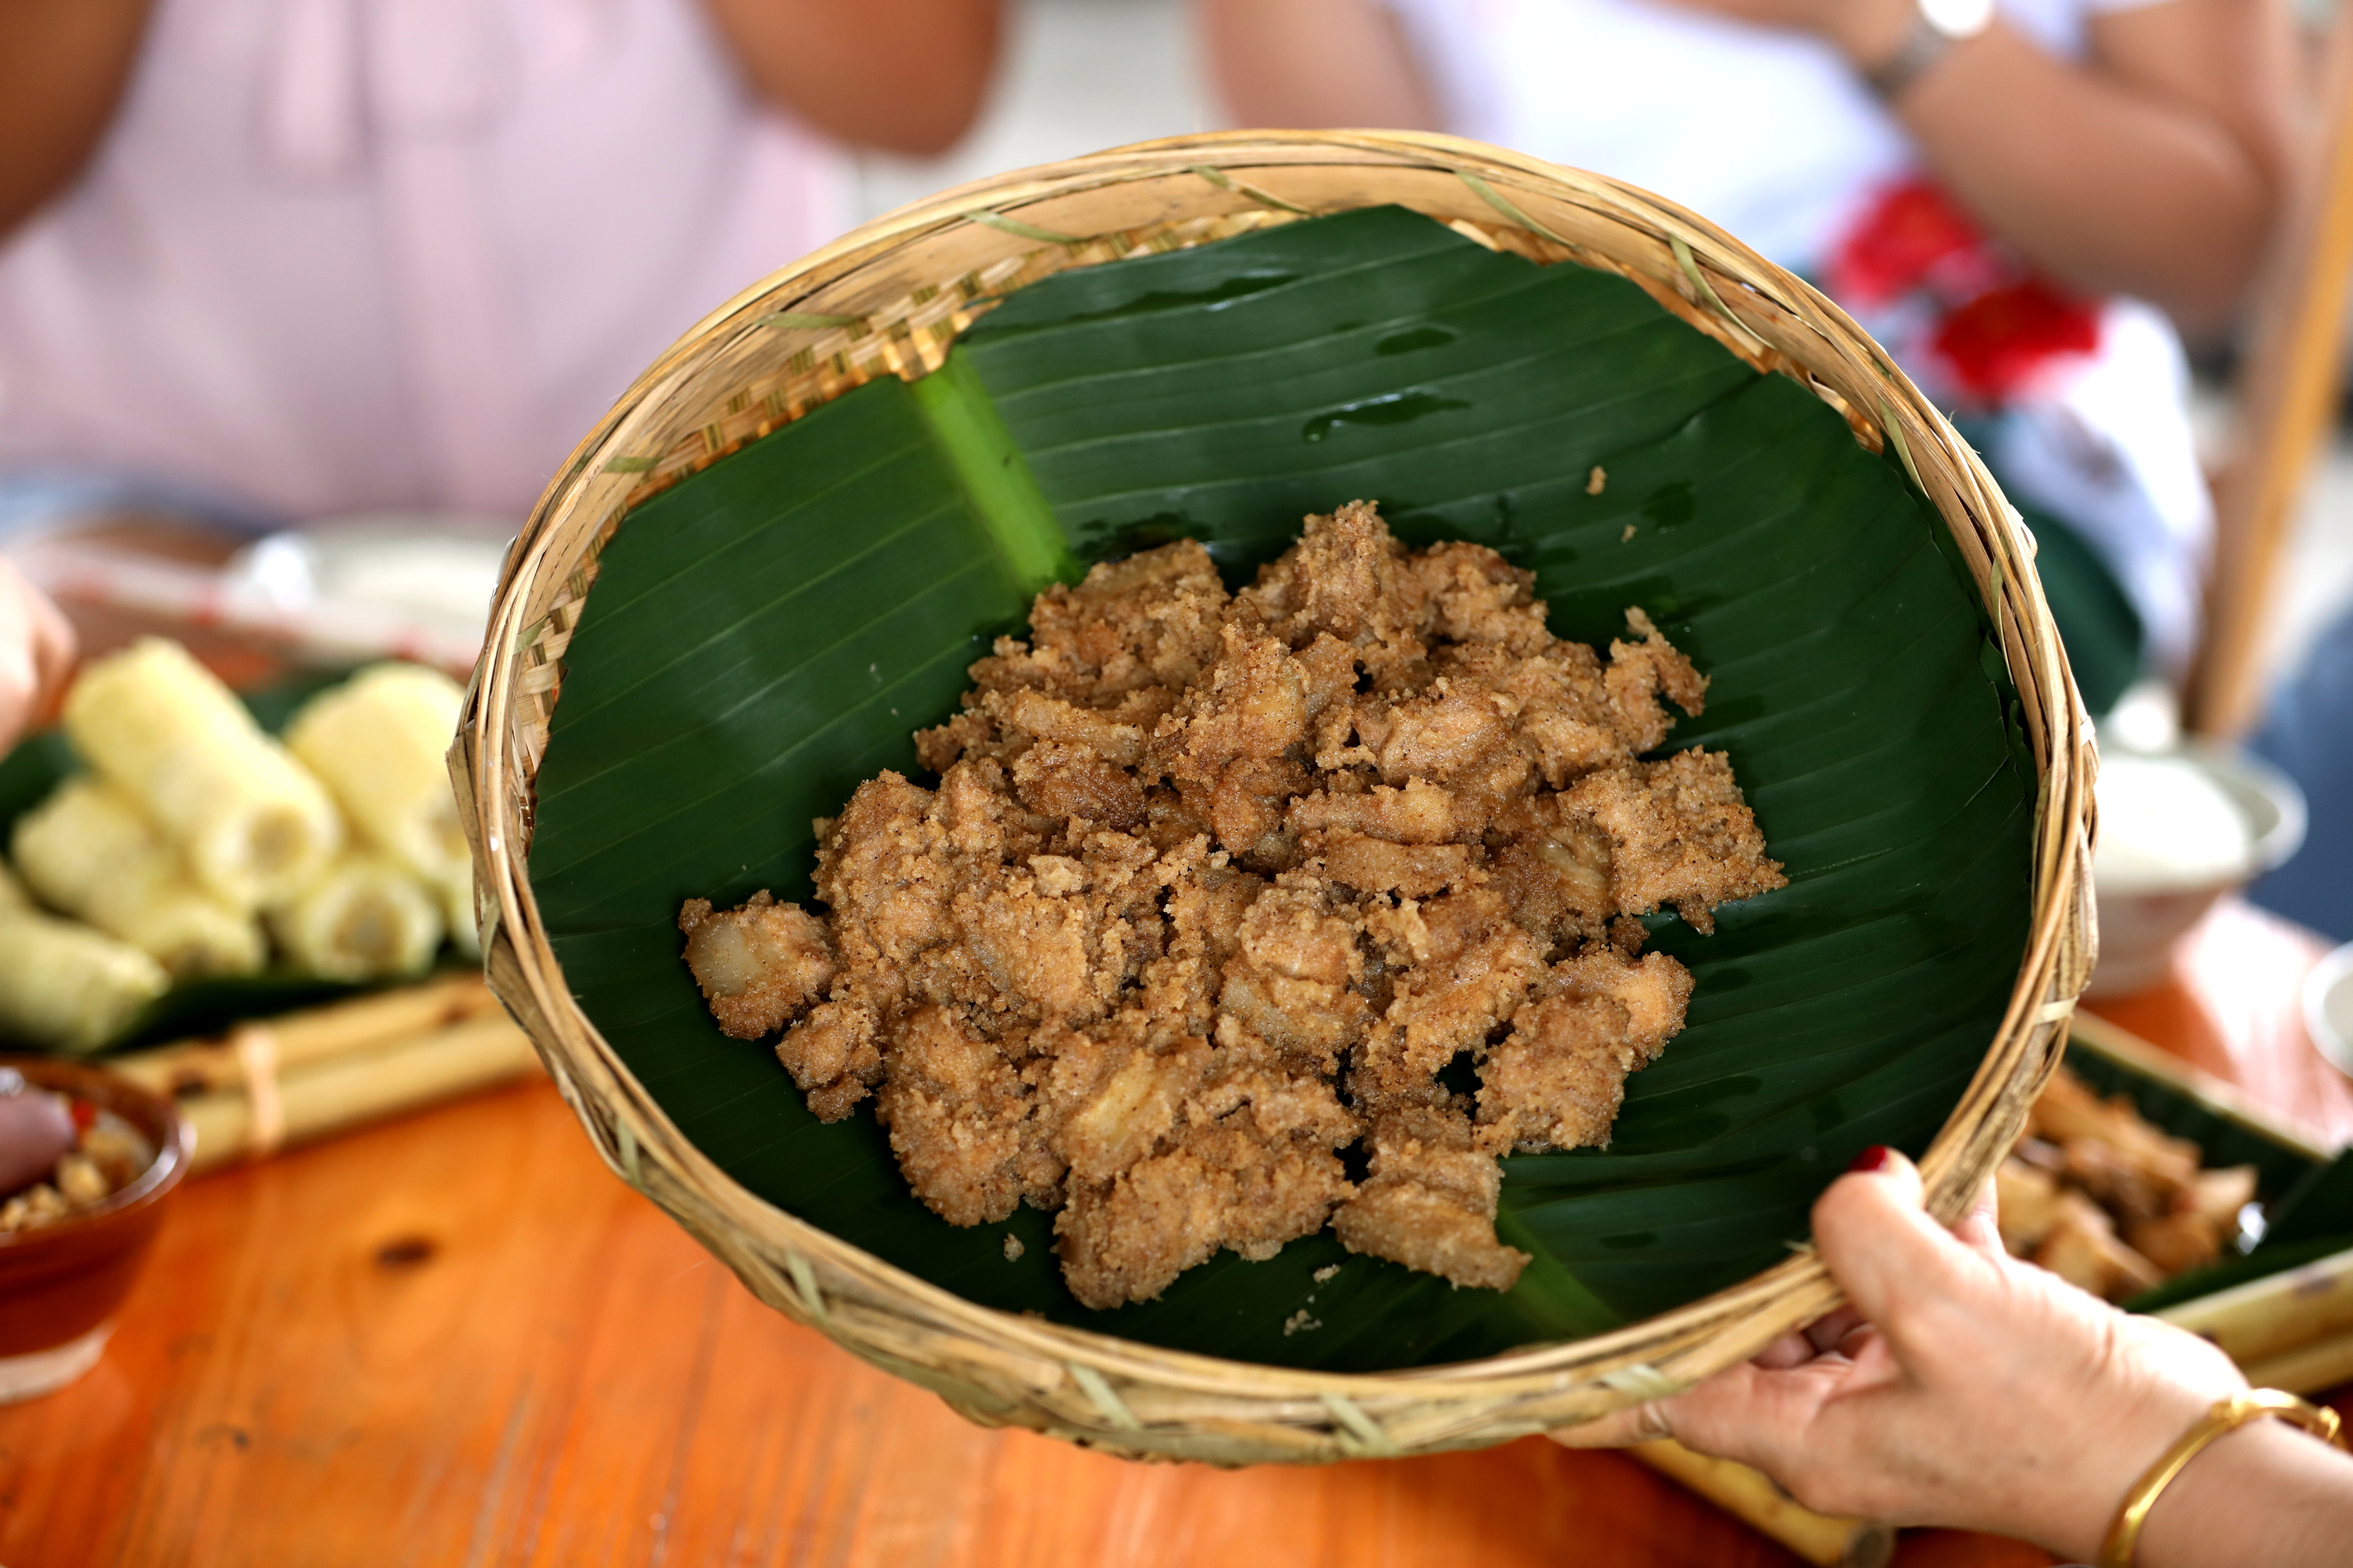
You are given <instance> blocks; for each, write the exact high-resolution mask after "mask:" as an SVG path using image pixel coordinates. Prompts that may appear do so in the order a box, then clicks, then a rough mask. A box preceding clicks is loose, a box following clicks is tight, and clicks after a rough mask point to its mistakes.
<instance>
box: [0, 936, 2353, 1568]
mask: <svg viewBox="0 0 2353 1568" xmlns="http://www.w3.org/2000/svg"><path fill="white" fill-rule="evenodd" d="M2315 952H2316V944H2315V943H2314V942H2312V941H2311V939H2310V938H2309V937H2308V936H2306V934H2305V933H2301V932H2298V931H2295V929H2294V928H2290V927H2282V926H2280V925H2278V924H2277V922H2274V921H2269V920H2268V917H2263V916H2260V915H2257V914H2255V913H2253V911H2251V910H2246V909H2245V908H2244V907H2243V906H2236V905H2226V906H2224V907H2223V908H2221V910H2218V912H2217V914H2216V916H2215V917H2214V918H2213V919H2212V920H2211V921H2209V923H2208V925H2207V926H2206V927H2204V928H2201V930H2200V932H2199V933H2198V934H2197V935H2196V936H2195V937H2193V939H2192V941H2191V942H2190V943H2189V945H2188V946H2187V947H2186V948H2185V950H2184V954H2183V962H2182V963H2181V964H2180V965H2179V966H2177V969H2176V972H2175V974H2174V977H2173V978H2172V979H2171V980H2170V981H2168V984H2167V985H2166V986H2164V987H2160V988H2159V990H2158V992H2155V993H2151V994H2148V995H2147V996H2145V997H2142V998H2137V999H2132V1000H2131V1001H2130V1002H2128V1003H2127V1004H2124V1005H2109V1006H2106V1007H2104V1008H2103V1011H2105V1012H2108V1013H2110V1014H2111V1015H2112V1016H2116V1018H2117V1020H2118V1021H2119V1022H2123V1023H2125V1024H2126V1025H2127V1026H2130V1027H2134V1028H2137V1029H2138V1030H2139V1031H2140V1032H2141V1033H2143V1034H2145V1035H2149V1036H2152V1037H2156V1038H2158V1040H2159V1041H2160V1043H2166V1044H2168V1045H2173V1046H2174V1047H2175V1048H2178V1049H2181V1050H2183V1053H2184V1054H2185V1055H2188V1056H2189V1057H2191V1058H2192V1059H2195V1060H2199V1061H2200V1065H2203V1066H2208V1067H2210V1068H2215V1069H2217V1070H2220V1071H2221V1072H2222V1073H2223V1075H2224V1076H2226V1077H2230V1078H2232V1079H2233V1080H2235V1081H2238V1082H2241V1083H2242V1084H2243V1085H2245V1086H2246V1087H2247V1088H2249V1089H2252V1090H2254V1091H2256V1092H2258V1093H2259V1094H2261V1095H2263V1098H2265V1099H2266V1100H2273V1099H2274V1098H2275V1097H2279V1096H2292V1097H2294V1098H2295V1099H2297V1100H2302V1102H2303V1103H2304V1104H2305V1105H2306V1107H2308V1108H2310V1111H2309V1112H2308V1113H2311V1114H2314V1119H2315V1120H2316V1121H2319V1122H2322V1123H2325V1124H2327V1126H2328V1127H2330V1128H2331V1129H2333V1130H2337V1131H2338V1133H2339V1135H2340V1136H2342V1134H2343V1131H2344V1130H2345V1128H2346V1126H2347V1123H2345V1122H2343V1121H2339V1120H2338V1114H2339V1113H2338V1111H2337V1103H2338V1101H2337V1096H2339V1095H2344V1094H2348V1093H2353V1089H2348V1086H2347V1085H2346V1084H2345V1083H2344V1081H2343V1080H2342V1079H2336V1080H2334V1081H2327V1080H2323V1079H2320V1078H2318V1077H2316V1068H2315V1067H2314V1064H2313V1063H2312V1062H2311V1061H2310V1060H2309V1059H2308V1058H2309V1057H2310V1047H2309V1045H2308V1044H2306V1042H2305V1041H2304V1040H2303V1038H2302V1036H2301V1034H2300V1031H2299V1030H2298V1029H2297V1027H2296V1026H2295V1025H2294V1024H2293V1022H2292V1019H2293V1006H2294V997H2293V991H2294V986H2295V983H2296V982H2297V981H2298V980H2300V979H2301V977H2302V974H2303V972H2304V970H2305V969H2306V968H2308V967H2309V965H2310V963H2311V962H2312V958H2313V955H2314V953H2315ZM2317 1070H2318V1071H2319V1072H2326V1071H2327V1069H2326V1068H2319V1069H2317ZM2316 1096H2317V1097H2319V1102H2320V1103H2319V1104H2317V1105H2316V1104H2315V1098H2314V1097H2316ZM2348 1405H2353V1402H2348ZM1896 1561H1897V1563H1898V1564H1899V1565H1901V1568H1995V1565H2000V1568H2028V1565H2041V1564H2045V1563H2049V1562H2050V1561H2051V1559H2050V1558H2049V1557H2048V1556H2047V1555H2046V1554H2044V1553H2043V1552H2039V1551H2036V1550H2033V1549H2031V1548H2029V1547H2025V1546H2021V1545H2020V1544H2018V1543H2016V1542H2002V1541H1998V1540H1995V1539H1993V1538H1990V1537H1984V1536H1972V1535H1963V1534H1957V1533H1950V1532H1945V1531H1917V1532H1911V1533H1907V1534H1906V1535H1905V1537H1904V1540H1903V1542H1902V1545H1901V1546H1900V1548H1899V1549H1898V1555H1897V1559H1896ZM1796 1562H1797V1559H1796V1558H1794V1557H1792V1556H1790V1555H1789V1554H1788V1552H1785V1551H1783V1550H1782V1549H1781V1548H1779V1547H1778V1546H1776V1545H1774V1544H1772V1543H1771V1542H1767V1541H1766V1540H1765V1539H1764V1538H1763V1537H1761V1536H1758V1535H1757V1534H1755V1533H1754V1532H1753V1531H1749V1530H1748V1529H1747V1527H1746V1526H1745V1525H1742V1524H1740V1523H1738V1522H1736V1521H1734V1520H1733V1519H1731V1518H1730V1517H1728V1516H1726V1515H1725V1514H1723V1513H1720V1512H1718V1511H1717V1510H1715V1509H1714V1508H1713V1507H1711V1506H1710V1505H1708V1504H1706V1503H1704V1502H1702V1501H1700V1500H1698V1499H1697V1498H1695V1497H1694V1496H1692V1495H1691V1494H1690V1493H1687V1492H1685V1491H1683V1490H1682V1489H1680V1488H1679V1487H1677V1486H1676V1485H1675V1484H1674V1483H1672V1482H1671V1481H1668V1480H1666V1479H1662V1477H1659V1476H1657V1475H1655V1474H1653V1473H1651V1471H1649V1470H1647V1469H1645V1468H1642V1467H1641V1466H1640V1465H1637V1464H1635V1463H1634V1462H1632V1461H1631V1460H1629V1459H1626V1458H1621V1457H1620V1456H1618V1455H1615V1454H1606V1453H1572V1452H1569V1451H1567V1450H1565V1449H1561V1448H1558V1447H1554V1446H1553V1445H1551V1444H1548V1443H1546V1442H1544V1441H1542V1440H1541V1439H1529V1440H1526V1441H1524V1442H1520V1443H1514V1444H1512V1445H1510V1446H1509V1447H1503V1448H1497V1449H1492V1450H1489V1451H1486V1452H1483V1453H1476V1454H1459V1455H1450V1456H1445V1457H1441V1458H1428V1459H1413V1460H1404V1461H1398V1462H1395V1463H1388V1464H1381V1463H1365V1464H1351V1465H1337V1466H1333V1467H1330V1468H1322V1469H1282V1468H1261V1469H1252V1470H1240V1471H1219V1470H1213V1469H1209V1468H1205V1467H1201V1466H1198V1465H1149V1466H1147V1465H1134V1464H1128V1463H1125V1462H1123V1461H1120V1460H1115V1459H1109V1458H1103V1457H1102V1456H1100V1455H1095V1454H1090V1453H1086V1452H1084V1451H1082V1450H1080V1449H1077V1448H1073V1447H1067V1446H1065V1445H1063V1444H1060V1443H1056V1442H1052V1441H1049V1440H1047V1439H1044V1438H1040V1437H1036V1436H1030V1435H1029V1434H1028V1433H1022V1432H996V1431H987V1430H983V1429H981V1428H979V1427H976V1426H969V1425H967V1424H965V1422H964V1421H963V1420H961V1419H959V1418H958V1417H957V1416H955V1415H953V1414H951V1413H950V1412H949V1411H948V1410H947V1408H946V1407H945V1406H944V1405H941V1404H940V1403H939V1401H937V1400H936V1399H934V1398H933V1397H932V1396H931V1395H930V1394H925V1393H923V1392H922V1391H921V1390H918V1389H916V1388H914V1387H913V1386H912V1385H910V1384H903V1383H901V1382H899V1381H897V1380H895V1379H893V1378H891V1377H887V1376H885V1375H884V1374H882V1373H879V1372H876V1371H874V1370H872V1369H871V1368H870V1367H867V1366H865V1365H864V1364H862V1363H859V1362H857V1361H855V1360H853V1359H851V1358H850V1357H849V1355H847V1354H845V1353H844V1352H841V1351H839V1350H838V1349H836V1348H834V1346H832V1345H831V1344H830V1343H828V1342H826V1341H825V1340H823V1339H821V1338H819V1337H818V1336H817V1335H815V1334H811V1333H808V1332H807V1331H803V1330H800V1329H797V1328H795V1327H793V1326H792V1325H791V1324H789V1323H787V1322H786V1321H783V1320H782V1319H780V1318H778V1317H776V1315H775V1314H774V1313H772V1312H770V1311H768V1310H766V1309H765V1308H764V1307H762V1306H760V1305H759V1303H758V1302H756V1301H754V1300H753V1299H752V1298H751V1296H750V1295H749V1294H747V1293H746V1292H745V1291H744V1289H743V1287H742V1286H741V1285H739V1284H738V1283H737V1282H736V1281H735V1279H733V1277H732V1276H731V1275H729V1274H728V1273H726V1271H725V1270H724V1269H723V1268H721V1267H720V1266H719V1265H718V1264H716V1263H715V1262H713V1261H712V1259H711V1258H710V1257H709V1256H708V1255H707V1254H705V1253H704V1252H703V1251H702V1248H701V1247H698V1246H697V1245H696V1244H695V1243H694V1242H693V1241H692V1240H691V1238H690V1237H687V1236H686V1234H685V1233H684V1232H682V1231H681V1230H680V1229H678V1227H677V1226H674V1225H672V1224H671V1223H670V1220H669V1219H668V1218H667V1217H665V1216H664V1215H662V1214H661V1213H660V1212H659V1210H657V1209H655V1208H654V1207H653V1206H652V1205H650V1204H649V1203H647V1202H646V1201H645V1200H644V1199H643V1198H640V1197H639V1196H638V1194H635V1193H633V1192H631V1191H630V1190H629V1189H628V1187H627V1186H625V1185H624V1184H622V1183H621V1182H619V1181H618V1180H617V1179H616V1178H615V1177H613V1176H612V1175H611V1174H610V1173H607V1171H606V1170H605V1168H604V1167H603V1166H602V1165H600V1164H598V1163H596V1159H595V1157H594V1156H593V1155H592V1153H591V1152H590V1151H589V1147H588V1144H587V1142H586V1139H585V1138H584V1137H583V1136H582V1135H581V1133H580V1131H579V1129H578V1128H577V1127H576V1126H575V1124H574V1122H573V1121H572V1118H571V1114H570V1112H569V1111H567V1110H565V1107H564V1105H563V1103H562V1102H561V1101H560V1100H558V1099H557V1097H556V1095H555V1092H554V1089H552V1088H551V1087H549V1086H548V1085H547V1084H546V1083H544V1082H543V1081H533V1082H530V1083H526V1084H522V1085H519V1086H516V1087H514V1088H511V1089H503V1090H500V1091H498V1092H495V1093H492V1094H489V1095H484V1096H481V1097H480V1098H477V1099H474V1100H467V1101H463V1102H460V1103H459V1104H455V1105H451V1106H448V1107H445V1108H443V1109H441V1110H434V1111H430V1112H427V1113H424V1114H420V1115H417V1116H412V1117H409V1118H406V1119H404V1120H402V1121H396V1122H392V1123H388V1124H386V1125H384V1126H381V1127H378V1128H375V1129H374V1130H372V1131H364V1132H361V1133H357V1134H354V1135H353V1136H351V1137H347V1138H344V1139H342V1140H339V1141H337V1142H332V1143H327V1144H323V1145H321V1146H318V1147H316V1148H312V1149H307V1150H303V1151H300V1152H295V1153H291V1154H286V1155H281V1156H280V1157H279V1158H277V1159H275V1160H272V1161H269V1162H268V1163H263V1164H258V1165H248V1166H242V1167H238V1168H236V1169H232V1170H228V1171H224V1172H222V1173H217V1174H214V1175H209V1176H205V1177H202V1178H199V1179H197V1180H195V1181H191V1182H190V1183H188V1184H186V1185H185V1187H184V1188H182V1189H181V1192H180V1194H178V1196H177V1198H176V1199H175V1200H174V1210H173V1212H172V1214H171V1215H170V1217H169V1219H168V1221H167V1223H166V1224H165V1226H164V1233H163V1236H162V1238H161V1240H160V1242H159V1243H158V1246H157V1249H156V1253H155V1255H154V1257H153V1258H152V1260H151V1261H150V1264H149V1267H148V1269H147V1272H146V1274H145V1276H144V1277H143V1278H142V1280H141V1282H140V1285H139V1288H138V1289H137V1291H136V1293H135V1294H134V1295H133V1297H132V1300H131V1301H130V1303H129V1305H128V1307H127V1308H126V1310H125V1311H124V1314H123V1317H122V1321H121V1328H120V1330H119V1331H118V1332H117V1333H116V1335H115V1338H114V1342H113V1343H112V1344H111V1346H110V1347H109V1349H108V1351H107V1354H106V1358H105V1359H104V1360H103V1361H102V1362H100V1363H99V1366H98V1368H97V1370H96V1371H94V1372H92V1373H90V1375H89V1376H88V1377H86V1378H84V1379H83V1380H82V1381H81V1382H80V1383H79V1384H75V1385H73V1386H72V1387H70V1388H68V1389H66V1390H64V1391H63V1392H61V1393H59V1394H52V1395H50V1396H49V1397H47V1398H46V1399H40V1400H35V1401H32V1402H30V1403H28V1404H25V1405H14V1406H6V1407H0V1563H5V1564H6V1565H7V1568H111V1565H117V1564H120V1565H125V1568H131V1565H135V1568H212V1565H215V1564H234V1565H242V1564H254V1565H266V1568H342V1565H344V1564H353V1565H359V1564H366V1565H369V1568H374V1565H377V1564H389V1563H398V1564H412V1563H414V1564H444V1563H448V1564H468V1565H472V1564H511V1563H512V1564H562V1565H564V1568H588V1565H598V1564H616V1565H617V1564H646V1565H649V1568H650V1565H654V1564H691V1565H697V1568H699V1565H702V1564H707V1563H708V1564H739V1563H740V1564H760V1565H764V1568H765V1565H766V1564H771V1563H790V1564H804V1563H807V1564H825V1565H828V1568H881V1565H885V1564H889V1565H896V1564H901V1563H908V1564H914V1563H922V1564H940V1565H943V1568H999V1565H1002V1568H1065V1565H1067V1568H1082V1565H1084V1568H1096V1565H1099V1564H1120V1565H1134V1568H1176V1565H1179V1564H1196V1563H1198V1564H1213V1563H1214V1564H1225V1563H1282V1564H1285V1565H1287V1568H1288V1565H1299V1568H1321V1565H1325V1564H1328V1565H1330V1568H1344V1565H1345V1568H1419V1565H1422V1564H1433V1565H1434V1564H1448V1565H1450V1568H1451V1565H1456V1564H1465V1563H1468V1564H1476V1565H1478V1568H1539V1565H1543V1568H1569V1565H1575V1568H1650V1565H1666V1564H1674V1565H1683V1564H1694V1565H1696V1564H1710V1565H1723V1568H1750V1565H1757V1568H1762V1565H1766V1564H1775V1565H1779V1564H1791V1563H1796Z"/></svg>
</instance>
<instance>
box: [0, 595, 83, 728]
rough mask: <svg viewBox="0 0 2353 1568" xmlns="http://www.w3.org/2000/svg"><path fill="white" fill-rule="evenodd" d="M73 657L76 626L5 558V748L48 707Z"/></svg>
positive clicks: (0, 694)
mask: <svg viewBox="0 0 2353 1568" xmlns="http://www.w3.org/2000/svg"><path fill="white" fill-rule="evenodd" d="M73 663H74V634H73V627H72V626H69V625H67V624H66V618H65V616H61V615H59V614H58V607H57V606H56V605H52V604H50V603H49V601H48V600H47V597H45V596H44V595H42V593H41V591H40V590H39V589H38V588H36V587H34V586H33V585H32V584H30V583H27V582H26V581H25V574H23V573H21V572H19V571H17V570H16V566H15V565H14V564H12V563H10V562H8V561H7V560H5V558H0V752H5V751H6V750H7V749H8V747H9V746H11V745H13V744H15V743H16V737H17V736H18V735H19V734H21V733H22V732H23V731H24V730H25V728H26V726H27V725H29V724H30V723H32V722H33V721H34V720H36V719H37V718H38V717H39V716H40V715H41V713H42V712H43V711H44V710H47V707H48V705H49V700H50V699H51V698H53V697H55V696H56V695H57V694H58V688H59V687H61V686H63V685H64V684H65V681H66V677H67V676H68V675H69V674H71V673H72V671H73Z"/></svg>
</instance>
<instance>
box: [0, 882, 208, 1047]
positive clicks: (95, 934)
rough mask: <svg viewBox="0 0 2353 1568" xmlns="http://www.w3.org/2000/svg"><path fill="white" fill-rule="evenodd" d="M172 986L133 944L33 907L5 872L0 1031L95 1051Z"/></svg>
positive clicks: (0, 905) (0, 895) (0, 886)
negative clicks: (46, 913)
mask: <svg viewBox="0 0 2353 1568" xmlns="http://www.w3.org/2000/svg"><path fill="white" fill-rule="evenodd" d="M171 984H172V979H171V976H170V975H168V974H166V973H164V967H163V965H161V964H159V963H156V962H155V961H154V960H153V959H152V958H150V957H148V956H147V955H146V954H145V953H143V952H140V951H139V950H138V949H137V948H135V947H132V945H131V944H130V943H129V942H118V941H116V940H115V939H114V938H112V937H111V936H108V935H106V934H105V933H104V932H102V931H93V930H92V929H91V928H90V927H89V926H86V925H80V924H77V923H76V922H74V921H65V920H58V919H57V918H56V917H55V916H52V915H45V914H43V913H41V912H40V911H39V910H36V909H34V908H33V906H32V902H31V900H28V899H27V898H26V896H25V894H24V891H23V889H20V888H18V887H17V886H16V879H14V878H12V877H10V876H9V875H8V874H7V873H6V872H5V871H0V1035H5V1036H7V1037H11V1038H14V1039H19V1040H25V1041H28V1042H30V1043H32V1044H34V1045H40V1046H47V1047H51V1048H52V1049H56V1050H67V1051H88V1050H95V1049H96V1048H97V1047H100V1046H102V1045H104V1044H106V1043H107V1042H108V1041H109V1040H111V1039H113V1038H114V1037H116V1036H117V1035H118V1034H120V1033H121V1030H122V1027H123V1026H124V1025H126V1024H128V1023H129V1022H130V1021H131V1019H132V1016H133V1015H134V1014H136V1013H137V1012H138V1011H139V1009H140V1008H142V1007H143V1006H145V1005H147V1004H148V1003H150V1002H152V1001H153V1000H154V999H155V998H156V997H158V996H161V995H162V994H164V991H166V990H167V989H169V988H170V986H171Z"/></svg>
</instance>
